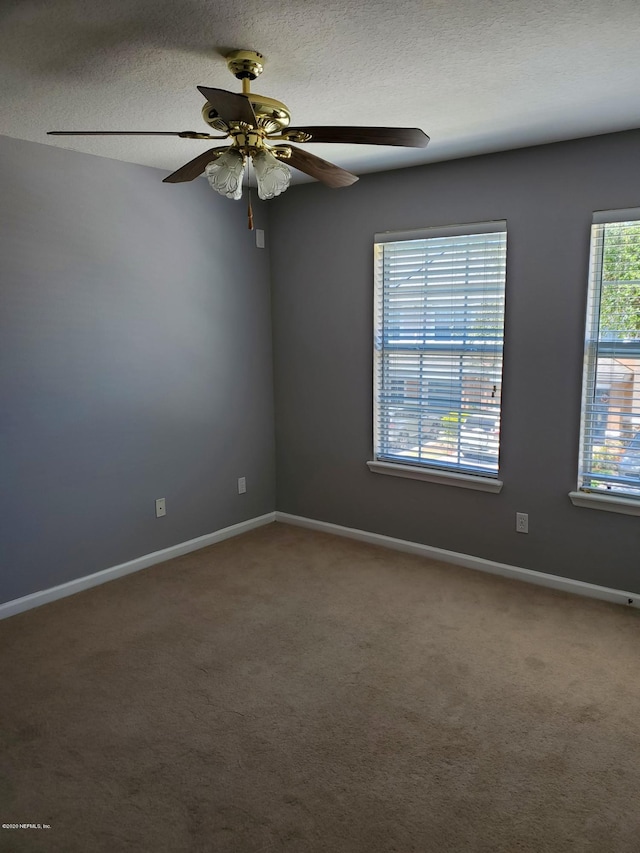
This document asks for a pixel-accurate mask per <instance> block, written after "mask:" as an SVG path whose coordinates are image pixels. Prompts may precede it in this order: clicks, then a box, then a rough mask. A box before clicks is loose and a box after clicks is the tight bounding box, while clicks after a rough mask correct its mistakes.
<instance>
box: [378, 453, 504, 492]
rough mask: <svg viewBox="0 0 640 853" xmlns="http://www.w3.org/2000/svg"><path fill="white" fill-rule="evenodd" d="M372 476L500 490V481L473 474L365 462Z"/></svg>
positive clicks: (388, 463)
mask: <svg viewBox="0 0 640 853" xmlns="http://www.w3.org/2000/svg"><path fill="white" fill-rule="evenodd" d="M367 466H368V468H369V470H370V471H372V472H373V473H374V474H388V475H390V476H391V477H406V478H407V479H409V480H426V481H427V482H429V483H440V485H443V486H459V487H460V488H462V489H475V490H476V491H479V492H494V493H496V494H497V493H498V492H500V491H501V490H502V485H503V483H502V480H494V479H493V477H481V476H476V475H475V474H461V473H459V472H457V471H438V470H437V469H436V468H418V466H417V465H416V466H413V465H399V464H398V463H396V462H380V461H378V460H374V461H372V462H367Z"/></svg>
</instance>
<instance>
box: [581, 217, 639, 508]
mask: <svg viewBox="0 0 640 853" xmlns="http://www.w3.org/2000/svg"><path fill="white" fill-rule="evenodd" d="M585 337H586V340H585V363H584V380H583V391H582V424H581V430H580V432H581V436H580V466H579V479H578V489H579V490H580V491H582V492H592V493H594V494H596V495H598V494H599V495H603V496H609V497H620V498H622V499H629V498H631V499H636V500H637V499H640V209H637V210H621V211H607V212H603V213H597V214H595V215H594V218H593V226H592V229H591V263H590V272H589V292H588V301H587V325H586V336H585Z"/></svg>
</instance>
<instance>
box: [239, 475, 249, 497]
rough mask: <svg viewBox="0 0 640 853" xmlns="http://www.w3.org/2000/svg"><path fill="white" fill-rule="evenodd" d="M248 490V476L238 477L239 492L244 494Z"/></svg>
mask: <svg viewBox="0 0 640 853" xmlns="http://www.w3.org/2000/svg"><path fill="white" fill-rule="evenodd" d="M246 491H247V478H246V477H238V494H239V495H244V493H245V492H246Z"/></svg>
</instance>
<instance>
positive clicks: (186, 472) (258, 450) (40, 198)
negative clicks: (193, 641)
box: [0, 137, 274, 601]
mask: <svg viewBox="0 0 640 853" xmlns="http://www.w3.org/2000/svg"><path fill="white" fill-rule="evenodd" d="M188 159H189V151H186V154H185V160H188ZM162 177H163V174H162V173H161V172H159V171H157V170H155V169H150V168H145V167H142V166H134V165H129V164H125V163H120V162H116V161H112V160H105V159H102V158H99V157H92V156H89V155H85V154H80V153H77V152H71V151H64V150H61V149H58V148H54V147H51V146H46V145H38V144H33V143H28V142H23V141H18V140H13V139H9V138H6V137H3V138H0V185H1V187H2V192H1V193H0V370H1V374H0V376H1V379H0V383H1V384H0V401H1V410H0V419H1V441H2V445H1V448H0V460H1V466H2V473H1V478H0V526H1V528H2V530H1V537H0V545H1V548H2V552H1V559H0V564H1V567H0V601H6V600H10V599H13V598H16V597H19V596H22V595H25V594H27V593H31V592H34V591H36V590H39V589H43V588H47V587H50V586H53V585H56V584H59V583H62V582H65V581H68V580H71V579H73V578H76V577H80V576H83V575H87V574H89V573H91V572H95V571H98V570H100V569H104V568H107V567H109V566H113V565H117V564H118V563H121V562H124V561H127V560H130V559H132V558H135V557H138V556H140V555H143V554H147V553H149V552H151V551H155V550H158V549H161V548H165V547H167V546H170V545H173V544H176V543H178V542H183V541H185V540H187V539H191V538H193V537H196V536H200V535H203V534H206V533H210V532H212V531H214V530H217V529H219V528H222V527H225V526H227V525H230V524H234V523H236V522H239V521H242V520H244V519H247V518H251V517H254V516H257V515H260V514H262V513H266V512H270V511H272V510H273V509H274V464H273V458H274V452H273V450H274V448H273V388H272V354H271V321H270V297H269V270H268V257H267V252H266V250H258V249H256V248H255V242H254V237H253V235H252V234H250V233H249V232H248V231H247V228H246V211H245V207H244V205H243V204H239V203H237V202H232V201H229V200H227V199H224V198H222V197H220V196H218V195H217V194H216V193H214V192H213V191H212V190H210V189H209V187H208V186H207V184H206V182H205V181H196V182H194V183H193V184H182V185H176V186H173V185H166V184H162V182H161V181H162ZM264 214H265V209H264V207H259V208H258V210H257V224H258V227H260V226H261V225H262V227H264V219H263V217H264ZM242 475H244V476H246V477H247V485H248V492H247V494H246V495H243V496H239V495H238V494H237V482H236V481H237V477H239V476H242ZM158 497H165V498H166V500H167V516H166V517H165V518H162V519H156V518H155V509H154V501H155V499H156V498H158Z"/></svg>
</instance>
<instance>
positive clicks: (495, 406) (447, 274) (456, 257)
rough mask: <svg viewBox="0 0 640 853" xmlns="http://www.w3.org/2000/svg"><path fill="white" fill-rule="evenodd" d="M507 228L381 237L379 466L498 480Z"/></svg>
mask: <svg viewBox="0 0 640 853" xmlns="http://www.w3.org/2000/svg"><path fill="white" fill-rule="evenodd" d="M506 240H507V235H506V222H488V223H479V224H472V225H462V226H453V227H450V228H443V229H426V230H424V231H421V232H408V233H403V234H380V235H376V243H375V285H376V293H375V318H374V327H375V328H374V404H375V410H374V449H375V455H376V458H377V459H379V460H382V461H387V462H394V461H395V462H398V463H402V464H403V465H407V464H409V465H418V466H428V467H430V468H434V467H435V468H442V469H449V470H454V471H462V472H464V473H471V474H474V473H475V474H481V475H482V476H487V475H489V476H496V477H497V475H498V454H499V440H500V399H501V388H502V341H503V326H504V294H505V272H506Z"/></svg>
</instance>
